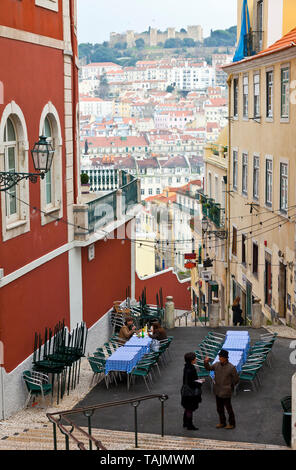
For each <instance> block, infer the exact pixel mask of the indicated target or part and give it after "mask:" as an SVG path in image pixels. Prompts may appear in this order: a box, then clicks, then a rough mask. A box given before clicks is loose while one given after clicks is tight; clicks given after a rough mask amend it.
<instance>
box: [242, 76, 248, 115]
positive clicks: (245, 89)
mask: <svg viewBox="0 0 296 470" xmlns="http://www.w3.org/2000/svg"><path fill="white" fill-rule="evenodd" d="M243 116H244V118H247V117H248V116H249V76H248V75H244V77H243Z"/></svg>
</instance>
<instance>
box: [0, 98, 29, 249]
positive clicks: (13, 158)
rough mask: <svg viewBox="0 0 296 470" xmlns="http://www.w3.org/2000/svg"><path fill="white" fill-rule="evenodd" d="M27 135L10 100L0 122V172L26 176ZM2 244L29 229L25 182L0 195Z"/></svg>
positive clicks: (23, 124)
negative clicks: (17, 173)
mask: <svg viewBox="0 0 296 470" xmlns="http://www.w3.org/2000/svg"><path fill="white" fill-rule="evenodd" d="M28 150H29V143H28V135H27V126H26V122H25V118H24V115H23V113H22V111H21V109H20V107H19V106H18V105H17V104H16V103H15V102H14V101H12V102H11V103H9V104H7V105H6V107H5V108H4V110H3V113H2V117H1V120H0V171H11V172H20V173H28V171H29V162H28ZM0 196H1V197H0V200H1V214H2V241H7V240H10V239H12V238H14V237H17V236H19V235H22V234H24V233H26V232H28V231H29V230H30V208H29V181H28V180H23V181H22V182H20V183H18V184H16V185H15V186H13V187H11V188H10V189H8V190H7V191H3V192H2V193H0Z"/></svg>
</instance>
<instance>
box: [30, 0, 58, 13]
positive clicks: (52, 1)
mask: <svg viewBox="0 0 296 470" xmlns="http://www.w3.org/2000/svg"><path fill="white" fill-rule="evenodd" d="M35 5H36V6H38V7H43V8H47V9H48V10H52V11H59V0H35Z"/></svg>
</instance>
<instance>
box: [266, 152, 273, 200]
mask: <svg viewBox="0 0 296 470" xmlns="http://www.w3.org/2000/svg"><path fill="white" fill-rule="evenodd" d="M265 204H266V205H267V206H271V205H272V160H271V159H269V158H267V159H266V162H265Z"/></svg>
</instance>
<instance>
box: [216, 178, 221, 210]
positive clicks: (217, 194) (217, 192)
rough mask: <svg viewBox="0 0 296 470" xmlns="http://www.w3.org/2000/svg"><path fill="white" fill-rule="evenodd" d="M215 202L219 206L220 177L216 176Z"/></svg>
mask: <svg viewBox="0 0 296 470" xmlns="http://www.w3.org/2000/svg"><path fill="white" fill-rule="evenodd" d="M215 202H216V203H217V204H219V202H220V194H219V181H218V176H215Z"/></svg>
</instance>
